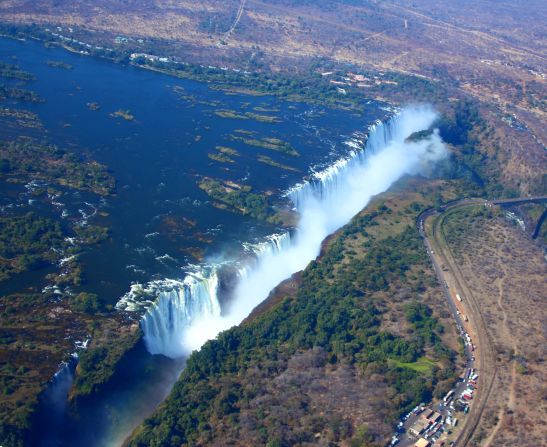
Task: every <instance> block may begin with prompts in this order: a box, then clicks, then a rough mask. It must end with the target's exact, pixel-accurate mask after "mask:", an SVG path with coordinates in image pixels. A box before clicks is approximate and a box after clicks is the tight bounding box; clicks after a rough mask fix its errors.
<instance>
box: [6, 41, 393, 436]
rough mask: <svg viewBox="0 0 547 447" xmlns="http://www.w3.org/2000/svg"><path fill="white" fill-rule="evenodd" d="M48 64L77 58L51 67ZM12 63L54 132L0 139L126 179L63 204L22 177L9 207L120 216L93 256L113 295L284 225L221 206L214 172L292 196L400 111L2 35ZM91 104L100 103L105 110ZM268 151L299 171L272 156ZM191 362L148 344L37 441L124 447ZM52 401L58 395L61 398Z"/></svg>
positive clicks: (90, 273)
mask: <svg viewBox="0 0 547 447" xmlns="http://www.w3.org/2000/svg"><path fill="white" fill-rule="evenodd" d="M48 60H55V61H62V62H64V63H66V64H70V65H71V66H72V67H73V68H72V69H70V70H65V69H61V68H58V67H52V66H50V65H48V64H47V63H46V62H47V61H48ZM0 61H2V62H8V63H14V64H17V65H19V66H20V67H21V68H23V69H24V70H26V71H29V72H31V73H32V74H34V75H35V76H36V77H37V80H36V81H33V82H31V83H29V84H28V85H26V86H25V88H28V89H31V90H33V91H35V92H37V93H38V94H39V95H40V96H42V97H43V98H44V99H45V102H44V103H40V104H24V105H13V107H23V108H25V109H26V110H31V111H32V112H34V113H36V114H37V115H38V116H39V118H40V120H41V121H42V122H43V125H44V126H43V129H42V130H28V131H22V130H21V129H12V128H10V129H8V128H5V129H0V138H2V139H10V138H15V137H18V136H20V135H29V136H34V137H36V138H38V139H42V140H47V141H49V142H51V143H54V144H57V145H59V146H60V147H62V148H64V149H67V150H69V151H73V152H75V153H77V154H86V155H88V156H90V157H91V158H93V159H95V160H97V161H98V162H100V163H102V164H105V165H106V166H107V167H108V169H109V171H110V172H111V173H112V175H113V176H114V178H115V179H116V193H115V195H113V196H110V197H106V198H100V197H98V196H95V195H93V194H86V193H74V192H68V191H67V192H66V194H64V195H63V196H62V197H61V198H58V199H56V201H57V203H56V204H52V203H50V202H47V201H40V200H37V201H35V202H32V203H28V201H27V200H26V198H25V195H24V192H25V189H24V188H23V186H21V185H16V186H14V185H7V184H0V188H2V194H1V195H0V205H6V204H8V203H9V202H10V201H17V200H22V201H24V203H23V202H21V205H22V206H23V205H24V206H25V207H28V208H29V209H33V210H35V211H37V212H41V213H44V214H49V215H54V216H55V217H56V218H59V219H72V220H78V219H79V220H81V221H82V222H83V223H84V224H85V223H89V224H94V223H98V224H105V225H108V227H109V228H110V230H111V237H110V238H109V240H108V242H106V243H102V244H100V245H98V246H96V247H92V248H90V249H88V250H87V251H86V252H85V253H84V255H83V256H82V262H83V268H84V274H85V278H86V282H85V285H84V286H83V287H84V289H85V290H88V291H91V292H94V293H97V294H101V295H102V296H103V297H105V298H106V299H107V300H108V302H110V303H111V304H115V303H116V301H117V300H118V299H119V298H120V297H121V296H122V295H123V294H124V293H126V292H127V291H128V290H129V287H130V285H131V284H132V283H134V282H140V283H146V282H148V281H151V280H154V279H163V278H173V279H181V278H182V277H183V276H184V271H185V269H186V268H187V266H188V265H189V264H195V263H198V262H201V261H203V260H207V259H209V258H215V257H218V256H221V255H222V256H230V253H232V252H236V251H237V250H239V249H240V248H241V244H242V243H243V242H255V241H260V240H261V238H263V237H265V236H267V235H269V234H272V233H273V232H275V231H276V228H275V227H274V226H272V225H271V224H268V223H265V222H260V221H257V220H254V219H252V218H250V217H246V216H242V215H240V214H237V213H234V212H231V211H228V210H224V209H220V208H219V207H217V206H214V204H213V203H212V202H211V200H210V199H209V197H208V196H207V195H206V194H205V193H204V192H203V191H202V190H201V189H199V187H198V182H199V180H200V179H201V178H202V177H203V176H208V177H213V178H219V179H222V180H229V181H232V182H234V183H236V184H244V185H248V186H250V187H252V188H253V191H255V192H257V193H259V194H265V193H267V194H271V195H272V196H274V197H280V196H281V195H282V194H283V192H284V191H286V190H287V189H288V188H290V187H291V186H293V185H294V184H296V183H298V182H301V181H302V179H304V178H305V177H306V176H308V175H309V174H310V172H312V170H313V169H320V168H322V167H326V166H329V165H330V164H332V163H333V162H334V161H336V160H338V159H339V158H340V157H343V156H345V155H347V154H348V153H349V151H350V150H351V147H349V146H348V145H346V144H345V142H346V141H347V140H348V138H350V137H351V136H352V135H353V134H354V133H355V132H364V131H366V129H367V127H368V126H369V125H370V124H371V123H372V122H374V121H375V120H377V119H379V118H384V117H385V116H386V114H387V112H386V111H384V110H383V109H381V107H380V105H379V104H376V103H369V104H368V105H367V107H366V109H365V110H366V112H365V113H364V114H359V115H357V114H355V113H352V112H349V111H342V110H331V109H327V108H323V107H319V106H314V105H309V104H305V103H297V102H288V101H282V100H279V99H277V98H275V97H272V96H251V95H241V94H232V93H229V92H224V91H219V90H215V89H212V88H211V85H209V84H207V83H200V82H194V81H189V80H181V79H177V78H173V77H169V76H166V75H162V74H158V73H154V72H150V71H146V70H143V69H139V68H135V67H132V66H122V65H115V64H112V63H109V62H106V61H101V60H96V59H92V58H88V57H85V56H79V55H76V54H71V53H68V52H66V51H64V50H61V49H56V48H46V47H44V46H43V45H42V44H40V43H37V42H27V43H22V42H16V41H10V40H5V39H0ZM90 103H96V104H98V105H99V108H98V110H92V109H91V108H90V107H89V106H88V105H89V104H90ZM117 110H128V111H130V113H131V114H132V115H134V117H135V119H134V120H131V121H127V120H124V119H122V118H120V117H115V116H112V114H113V113H114V112H116V111H117ZM220 110H230V111H235V112H236V113H237V114H239V115H243V114H245V113H247V112H249V113H254V114H261V115H268V116H275V117H277V118H278V119H279V122H275V123H267V122H260V121H257V120H255V119H241V118H240V119H237V118H235V119H234V118H223V117H220V116H218V115H217V114H215V112H218V111H220ZM237 137H240V138H237ZM243 137H245V138H253V139H262V138H277V139H280V140H283V141H286V142H288V143H289V144H290V145H291V146H292V147H294V148H295V149H296V150H297V151H298V152H299V153H300V156H299V157H293V156H290V155H287V154H283V153H280V152H275V151H272V150H268V149H265V148H260V147H256V146H251V145H248V144H246V143H245V142H243V141H242V138H243ZM217 146H226V147H230V148H232V149H234V150H236V151H237V152H238V154H239V155H238V156H233V157H232V158H233V160H234V163H222V162H218V161H215V160H213V159H211V158H210V157H209V155H210V154H212V153H215V152H216V149H215V148H216V147H217ZM259 156H267V157H269V158H270V159H272V160H274V161H275V162H277V163H279V164H283V165H288V166H291V167H292V168H294V170H286V169H282V168H279V167H276V166H271V165H267V164H264V163H262V162H260V160H259V159H258V157H259ZM17 188H19V190H17ZM45 273H47V272H46V271H44V272H42V276H40V273H38V274H35V273H33V274H28V275H22V276H21V277H18V278H15V279H14V280H13V281H11V282H10V283H9V284H6V285H4V284H0V294H6V293H11V292H13V291H19V290H25V289H27V288H29V287H33V286H35V287H36V286H40V287H42V286H44V285H46V284H45V282H44V281H45V280H44V277H45ZM183 364H184V360H178V361H175V360H171V359H167V358H165V357H162V356H151V355H149V354H148V353H147V352H146V350H145V349H144V347H143V346H140V347H139V348H138V349H137V350H136V351H135V352H134V353H132V354H131V357H130V358H129V359H126V361H125V362H124V363H123V364H122V365H120V367H119V371H118V372H117V373H116V376H115V378H114V380H113V381H112V383H111V384H110V385H109V387H108V389H106V390H105V391H104V392H103V393H102V395H101V396H97V397H96V399H95V401H93V402H88V403H86V404H85V405H83V406H82V407H81V408H79V409H78V417H77V418H64V417H63V416H55V418H54V421H53V422H52V421H50V420H49V418H48V417H46V416H44V417H42V418H41V419H40V420H39V421H38V424H37V427H36V433H35V434H36V436H35V438H36V439H35V443H36V445H42V446H65V445H67V446H68V445H80V446H87V445H89V446H92V445H93V446H100V445H116V444H119V442H120V441H121V440H123V437H124V436H125V435H126V434H127V432H128V430H130V429H131V428H132V427H133V426H135V424H137V423H138V422H140V421H141V420H142V419H143V418H144V417H145V416H146V415H147V414H149V413H150V411H152V410H153V409H154V408H155V406H157V405H158V404H159V403H160V402H161V400H162V399H163V398H164V397H165V395H166V394H167V392H168V391H169V389H170V387H171V386H172V384H173V383H174V381H175V380H176V377H177V375H178V373H180V370H181V369H182V367H183ZM53 398H54V399H56V400H57V401H58V400H59V396H58V395H55V396H54V397H52V399H53ZM61 399H62V397H61Z"/></svg>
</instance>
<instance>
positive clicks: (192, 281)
mask: <svg viewBox="0 0 547 447" xmlns="http://www.w3.org/2000/svg"><path fill="white" fill-rule="evenodd" d="M436 118H437V115H436V113H435V112H434V111H433V110H432V109H431V108H429V107H413V108H407V109H404V110H402V111H401V112H400V113H398V114H397V115H395V116H394V117H392V118H391V119H390V120H389V121H387V122H385V123H382V122H376V123H375V124H374V125H372V126H371V127H370V128H369V131H368V134H367V135H366V136H365V135H363V134H361V133H358V132H356V133H355V135H354V136H353V138H352V139H350V140H349V141H347V142H346V144H347V145H348V146H349V147H351V148H352V151H351V152H350V154H349V155H348V156H347V157H345V158H342V159H340V160H338V161H337V162H335V163H334V164H332V165H331V166H330V167H328V168H327V169H325V170H322V171H320V172H316V173H313V175H312V176H311V179H310V180H309V181H307V182H305V183H301V184H298V185H296V186H295V187H293V188H291V189H290V190H289V191H288V192H287V193H286V196H287V197H288V198H289V199H290V200H291V201H292V203H293V204H294V207H295V209H296V211H297V212H298V214H299V216H300V220H299V223H298V226H297V229H296V231H295V232H294V233H293V234H289V233H285V234H280V235H272V236H271V237H269V238H268V239H267V240H266V241H264V242H263V243H261V244H255V245H249V244H246V245H244V249H245V251H247V252H251V254H252V261H250V262H247V263H244V264H243V265H242V266H241V267H240V268H239V269H238V272H237V280H236V286H235V289H234V291H233V293H232V296H231V300H230V303H229V305H228V306H226V309H223V311H221V306H220V302H219V297H218V292H219V279H218V274H217V268H216V267H214V268H208V269H205V268H204V269H202V270H200V271H199V273H192V274H189V275H188V276H187V277H186V278H185V279H184V281H183V282H182V283H180V282H174V281H168V282H165V281H164V282H160V283H161V284H153V285H149V286H148V287H147V288H142V287H141V288H140V289H139V287H135V290H132V291H131V293H132V294H133V295H132V296H129V297H128V296H126V297H124V299H123V300H122V301H121V302H120V303H119V305H118V307H120V308H126V309H135V308H138V307H139V306H142V305H143V304H142V303H144V306H145V308H147V311H146V314H145V315H144V317H143V318H142V320H141V326H142V329H143V331H144V334H145V337H144V339H145V342H146V346H147V348H148V350H149V351H150V352H151V353H153V354H157V353H161V354H164V355H167V356H170V357H177V356H181V355H184V354H186V353H189V352H190V351H191V350H192V349H199V347H200V346H201V345H202V344H203V343H204V342H205V341H207V340H208V339H211V338H214V337H215V336H216V335H217V334H218V333H219V332H220V331H222V330H225V329H227V328H229V327H231V326H233V325H236V324H239V323H240V322H241V321H242V320H243V319H244V318H245V317H246V316H247V315H248V314H249V313H250V312H251V311H252V310H253V308H254V307H256V306H257V305H258V304H260V302H262V301H263V300H264V299H265V298H266V297H267V296H268V294H269V292H270V291H271V290H272V289H273V288H274V287H275V286H276V285H278V284H279V283H280V282H281V281H283V280H284V279H286V278H288V277H290V276H291V275H292V274H293V273H295V272H297V271H299V270H302V269H304V268H305V267H306V265H307V264H308V263H309V262H310V261H312V260H313V259H315V258H316V257H317V255H318V254H319V250H320V248H321V243H322V241H323V240H324V239H325V238H326V237H327V236H328V235H329V234H331V233H333V232H334V231H336V230H337V229H338V228H340V227H342V226H343V225H345V224H346V223H347V222H348V221H349V220H350V219H351V218H352V217H353V216H354V215H355V214H357V213H358V212H359V211H361V210H362V209H363V208H364V207H365V206H366V205H367V203H368V202H369V200H370V199H371V198H372V197H373V196H374V195H377V194H379V193H381V192H384V191H386V190H387V189H388V188H389V187H390V186H391V185H392V184H393V183H394V182H395V181H397V180H398V179H399V178H401V177H402V176H403V175H405V174H415V173H418V172H421V171H423V169H424V167H425V166H428V165H429V164H431V163H433V162H435V161H437V160H439V159H441V158H442V157H444V156H445V155H446V150H445V148H444V145H443V143H442V141H441V139H440V137H439V135H438V132H434V133H432V134H430V135H428V136H427V137H424V138H423V139H421V140H419V141H407V140H406V139H407V138H408V137H409V136H410V135H411V134H413V133H415V132H418V131H421V130H426V129H429V128H430V127H431V126H432V125H433V123H434V122H435V120H436ZM154 294H155V297H154ZM146 295H148V297H149V298H150V299H148V300H147V299H145V300H144V301H143V299H142V298H143V296H146ZM154 298H155V300H154ZM139 303H141V304H139Z"/></svg>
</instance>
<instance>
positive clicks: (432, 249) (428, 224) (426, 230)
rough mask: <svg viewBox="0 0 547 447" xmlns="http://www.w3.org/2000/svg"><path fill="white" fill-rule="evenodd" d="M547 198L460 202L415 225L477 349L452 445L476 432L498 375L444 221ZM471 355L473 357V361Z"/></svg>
mask: <svg viewBox="0 0 547 447" xmlns="http://www.w3.org/2000/svg"><path fill="white" fill-rule="evenodd" d="M545 201H547V197H545V196H537V197H525V198H516V199H500V200H496V201H487V200H485V199H462V200H456V201H452V202H449V203H447V204H445V205H444V206H442V207H440V208H439V210H435V209H432V208H430V209H427V210H425V211H423V212H422V213H421V214H420V215H419V216H418V219H417V222H416V225H417V228H418V231H419V232H420V235H421V237H422V238H423V240H424V244H425V247H426V249H427V253H428V255H429V257H430V259H431V262H432V264H433V269H434V270H435V274H436V275H437V278H438V280H439V283H440V284H441V286H442V289H443V293H444V295H445V297H446V299H447V302H448V305H449V308H450V311H451V312H452V314H453V316H454V319H455V320H456V324H457V325H458V326H459V327H461V328H463V329H464V330H465V332H467V333H468V334H469V335H470V336H471V339H472V342H473V343H474V344H475V345H476V350H475V351H474V352H471V351H470V348H469V347H466V357H467V367H468V368H475V369H476V370H477V372H478V374H479V382H478V389H477V391H476V394H475V398H474V399H473V403H472V405H471V406H470V411H469V413H468V415H467V417H465V419H464V420H463V421H462V426H461V428H460V432H459V435H458V437H457V438H456V440H455V443H454V445H455V446H456V447H463V446H466V445H468V443H469V441H470V439H471V437H472V435H473V433H474V432H475V429H476V428H477V426H478V424H479V421H480V418H481V416H482V413H483V411H484V408H485V406H486V402H487V401H488V397H489V396H490V392H491V390H492V385H493V383H494V379H495V377H496V373H497V366H496V358H495V350H494V348H493V343H492V340H491V339H490V335H489V333H488V331H487V328H486V324H485V321H484V318H483V316H482V314H481V307H480V301H479V300H477V298H476V297H475V296H474V295H473V292H472V290H470V289H469V287H468V286H467V283H466V282H465V280H464V278H463V275H462V274H461V272H460V269H459V267H458V263H457V262H456V260H455V258H454V255H453V253H452V251H451V250H450V247H449V246H448V244H447V243H446V240H445V238H444V235H443V231H442V224H443V222H444V220H445V218H446V217H447V216H448V215H449V214H451V213H452V212H454V211H456V210H458V209H461V208H465V207H470V206H477V205H483V206H492V205H494V204H496V205H509V204H518V203H526V202H545ZM456 293H458V294H459V295H460V297H461V302H460V301H459V300H456ZM461 315H467V317H468V320H469V321H462V318H461ZM473 355H474V356H475V357H476V359H475V357H473Z"/></svg>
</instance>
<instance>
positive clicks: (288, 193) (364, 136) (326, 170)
mask: <svg viewBox="0 0 547 447" xmlns="http://www.w3.org/2000/svg"><path fill="white" fill-rule="evenodd" d="M385 110H386V111H389V112H390V113H391V115H390V116H389V117H388V118H386V119H384V120H381V119H377V120H376V121H374V122H373V123H372V124H370V125H369V126H368V127H367V129H366V130H365V131H355V132H353V134H352V136H351V137H349V138H348V139H346V140H345V141H343V144H345V145H346V146H349V147H350V148H351V151H350V152H349V153H348V154H346V155H345V156H342V157H340V158H338V159H337V160H335V161H334V162H332V163H330V164H329V165H328V166H327V167H324V166H323V165H315V166H312V167H311V168H310V169H309V171H310V174H309V176H308V179H307V180H303V181H301V182H298V183H296V184H295V185H293V186H291V187H290V188H288V189H287V190H285V191H283V192H282V193H281V197H284V198H288V199H289V200H290V199H291V197H292V196H293V195H294V194H295V193H296V192H297V191H299V190H301V189H302V188H305V187H306V185H308V184H310V183H314V182H321V181H322V180H323V179H325V178H328V177H329V176H330V175H331V174H332V173H334V172H336V171H337V170H339V169H340V168H342V167H344V166H346V165H347V164H348V163H350V162H351V160H353V159H354V158H355V156H357V155H358V154H359V153H361V152H362V151H364V150H365V148H366V143H367V141H368V138H369V136H370V133H371V132H372V131H374V130H375V129H376V128H377V127H379V126H381V125H383V124H385V123H387V122H388V121H390V120H392V119H393V118H394V117H396V116H397V115H399V114H400V112H401V111H400V109H399V108H389V109H385ZM291 201H292V200H291ZM293 203H294V202H293Z"/></svg>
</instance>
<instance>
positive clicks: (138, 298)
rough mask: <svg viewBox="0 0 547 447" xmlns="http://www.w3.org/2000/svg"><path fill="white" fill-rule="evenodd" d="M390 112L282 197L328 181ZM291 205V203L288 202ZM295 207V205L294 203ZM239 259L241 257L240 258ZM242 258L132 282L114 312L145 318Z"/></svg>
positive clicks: (248, 247)
mask: <svg viewBox="0 0 547 447" xmlns="http://www.w3.org/2000/svg"><path fill="white" fill-rule="evenodd" d="M383 110H385V111H387V112H390V115H389V116H388V117H387V118H384V119H383V120H382V119H377V120H375V121H374V122H373V123H372V124H370V125H369V126H368V127H367V128H366V130H364V131H360V130H358V131H355V132H353V134H352V135H351V136H350V137H349V138H347V139H345V140H344V141H343V144H344V145H346V146H348V147H350V148H351V150H350V151H349V152H348V153H347V154H346V155H344V156H342V157H339V158H338V159H336V160H335V161H334V162H332V163H330V164H329V165H328V166H327V167H324V165H320V164H318V165H314V166H311V167H310V168H309V176H308V179H306V180H303V181H302V182H298V183H296V184H294V185H293V186H291V187H290V188H288V189H287V190H285V191H284V192H282V193H281V197H284V198H288V199H289V200H291V196H293V194H294V193H295V192H296V191H298V190H300V189H302V188H304V187H306V185H308V184H310V183H314V182H320V181H321V180H322V179H325V178H328V177H329V176H330V175H332V174H333V173H334V172H336V171H338V170H339V169H340V168H342V167H344V166H346V165H347V164H348V163H350V162H351V160H353V159H355V157H356V156H357V155H358V154H359V153H361V152H362V151H364V150H365V148H366V143H367V141H368V138H369V136H370V134H371V132H373V131H374V130H375V129H376V128H378V127H379V126H381V125H384V124H385V123H387V122H389V121H390V120H392V119H393V118H394V117H396V116H398V115H399V114H400V112H401V110H400V109H399V108H395V107H389V108H386V109H383ZM291 202H293V204H294V201H293V200H291ZM294 205H295V206H296V204H294ZM283 237H290V232H289V231H287V232H280V233H277V232H276V233H272V234H270V235H268V236H266V237H265V238H264V239H263V240H262V241H259V242H242V243H241V246H242V255H243V256H244V255H245V254H249V253H252V254H258V253H259V252H260V251H262V249H263V248H264V247H266V246H268V244H271V243H272V242H273V241H274V240H275V239H276V238H279V239H282V238H283ZM243 256H242V257H243ZM241 261H242V259H237V258H235V259H231V260H227V261H223V262H215V263H209V264H207V263H203V264H188V265H187V266H185V267H184V268H183V272H184V278H183V279H171V278H164V279H156V280H151V281H148V282H146V283H144V284H143V283H138V282H135V283H132V284H131V285H130V289H129V291H128V292H126V293H125V294H124V295H123V296H122V297H121V298H120V299H119V300H118V302H117V303H116V306H115V307H116V309H117V310H118V311H126V312H140V313H141V316H144V315H145V314H146V313H147V312H148V311H149V310H150V309H151V308H153V307H154V306H155V305H156V303H157V300H158V298H159V294H160V293H161V292H170V291H173V290H175V289H182V288H186V287H190V286H191V284H192V282H193V281H201V280H205V279H206V278H207V276H208V274H210V273H211V272H216V271H217V270H218V269H219V268H220V267H221V266H222V265H231V266H235V267H236V268H237V267H240V263H241Z"/></svg>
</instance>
